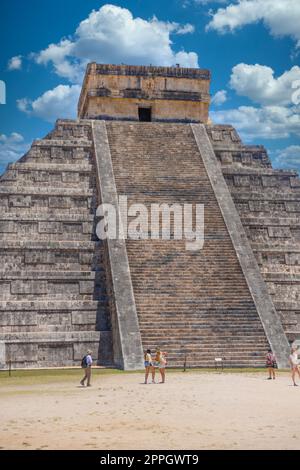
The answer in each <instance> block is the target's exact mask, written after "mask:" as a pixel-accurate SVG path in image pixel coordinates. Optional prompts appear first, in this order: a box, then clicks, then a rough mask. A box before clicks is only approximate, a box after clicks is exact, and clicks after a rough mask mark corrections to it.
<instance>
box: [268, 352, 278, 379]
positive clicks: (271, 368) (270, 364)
mask: <svg viewBox="0 0 300 470" xmlns="http://www.w3.org/2000/svg"><path fill="white" fill-rule="evenodd" d="M266 367H267V368H268V370H269V377H268V379H267V380H272V378H273V380H275V368H276V367H277V364H276V358H275V355H274V354H273V353H272V349H268V354H267V357H266Z"/></svg>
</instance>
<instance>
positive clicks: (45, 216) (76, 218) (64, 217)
mask: <svg viewBox="0 0 300 470" xmlns="http://www.w3.org/2000/svg"><path fill="white" fill-rule="evenodd" d="M94 218H95V217H94V214H90V213H89V212H88V211H87V210H84V211H83V210H81V211H80V210H77V211H76V212H72V213H70V212H65V213H61V211H52V212H50V213H48V212H45V211H40V212H33V211H31V210H30V209H23V210H22V211H21V212H20V213H18V212H16V211H9V212H1V211H0V224H1V222H2V221H14V222H22V223H24V222H33V221H36V222H69V223H72V222H89V223H94ZM0 226H1V225H0Z"/></svg>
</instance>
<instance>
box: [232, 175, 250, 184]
mask: <svg viewBox="0 0 300 470" xmlns="http://www.w3.org/2000/svg"><path fill="white" fill-rule="evenodd" d="M233 179H234V184H235V185H236V186H250V178H249V176H243V175H238V176H234V177H233Z"/></svg>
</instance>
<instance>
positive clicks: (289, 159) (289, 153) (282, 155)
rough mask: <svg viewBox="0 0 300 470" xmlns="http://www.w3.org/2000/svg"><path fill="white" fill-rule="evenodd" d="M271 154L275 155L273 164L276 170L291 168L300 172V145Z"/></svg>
mask: <svg viewBox="0 0 300 470" xmlns="http://www.w3.org/2000/svg"><path fill="white" fill-rule="evenodd" d="M270 153H271V155H274V156H273V158H272V162H273V165H274V167H275V168H276V167H277V168H284V169H287V168H289V169H293V170H297V171H298V172H300V145H290V146H289V147H286V148H285V149H280V150H276V151H275V152H270Z"/></svg>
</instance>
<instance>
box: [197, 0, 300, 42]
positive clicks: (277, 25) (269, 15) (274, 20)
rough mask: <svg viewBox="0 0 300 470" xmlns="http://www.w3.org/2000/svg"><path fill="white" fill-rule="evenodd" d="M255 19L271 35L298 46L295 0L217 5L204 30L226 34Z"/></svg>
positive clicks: (298, 11) (299, 16) (299, 20)
mask: <svg viewBox="0 0 300 470" xmlns="http://www.w3.org/2000/svg"><path fill="white" fill-rule="evenodd" d="M259 21H262V22H263V23H264V24H265V26H266V27H267V28H268V29H269V30H270V33H271V34H272V35H273V36H289V37H291V38H292V39H294V40H295V41H296V46H297V47H300V28H299V24H300V2H299V0H239V1H238V3H231V4H230V5H228V6H227V7H226V8H219V9H218V10H217V12H216V13H215V14H213V15H212V19H211V21H210V23H209V24H208V25H207V27H206V29H207V30H216V31H218V32H220V33H226V32H232V31H234V30H236V29H237V28H241V27H243V26H245V25H248V24H252V23H257V22H259Z"/></svg>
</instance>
